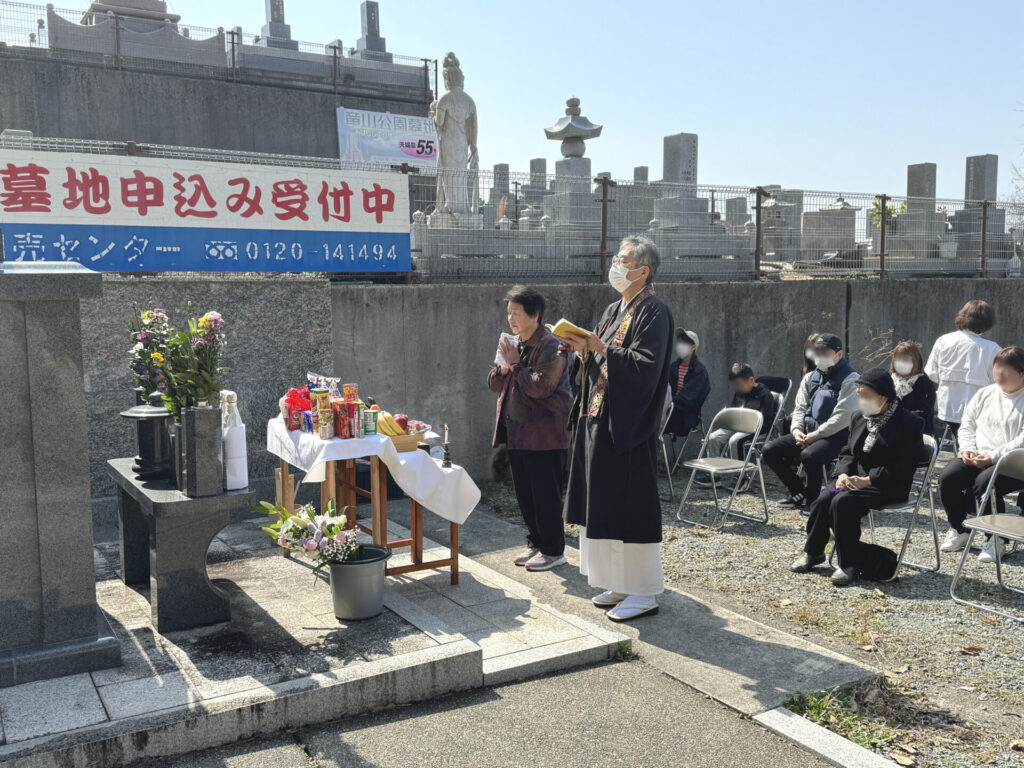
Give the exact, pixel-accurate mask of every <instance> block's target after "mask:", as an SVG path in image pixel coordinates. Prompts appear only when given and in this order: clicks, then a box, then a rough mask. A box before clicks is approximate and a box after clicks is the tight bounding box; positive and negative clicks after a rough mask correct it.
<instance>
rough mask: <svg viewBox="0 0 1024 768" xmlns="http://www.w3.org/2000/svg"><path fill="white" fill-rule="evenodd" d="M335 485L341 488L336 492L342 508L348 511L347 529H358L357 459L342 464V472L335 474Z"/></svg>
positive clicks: (346, 513)
mask: <svg viewBox="0 0 1024 768" xmlns="http://www.w3.org/2000/svg"><path fill="white" fill-rule="evenodd" d="M335 483H336V486H337V487H338V488H339V490H338V491H336V493H337V495H338V497H340V499H339V501H340V502H341V506H342V507H343V508H344V509H346V512H345V515H346V516H347V517H348V520H347V521H346V522H345V528H346V529H348V530H352V529H354V528H355V527H356V501H358V496H357V495H356V462H355V459H349V460H347V461H343V462H341V471H339V472H336V473H335Z"/></svg>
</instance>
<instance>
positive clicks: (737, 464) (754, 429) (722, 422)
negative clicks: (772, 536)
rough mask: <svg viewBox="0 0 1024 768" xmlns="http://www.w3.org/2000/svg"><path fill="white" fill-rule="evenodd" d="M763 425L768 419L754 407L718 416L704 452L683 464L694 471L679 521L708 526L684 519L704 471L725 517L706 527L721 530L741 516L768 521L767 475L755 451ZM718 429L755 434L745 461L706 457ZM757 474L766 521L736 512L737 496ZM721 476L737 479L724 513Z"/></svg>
mask: <svg viewBox="0 0 1024 768" xmlns="http://www.w3.org/2000/svg"><path fill="white" fill-rule="evenodd" d="M763 426H764V416H763V415H762V414H761V412H760V411H755V410H753V409H751V408H723V409H722V410H720V411H719V412H718V413H717V414H715V418H714V419H713V420H712V422H711V427H710V429H708V431H707V433H706V434H705V436H704V442H703V443H702V444H701V447H700V453H699V454H697V458H696V459H694V460H693V461H687V462H686V463H685V464H683V466H684V467H685V468H687V469H689V470H691V471H690V479H689V481H688V482H687V484H686V491H685V492H684V493H683V499H682V501H681V502H679V509H678V511H677V512H676V520H678V521H679V522H681V523H689V524H690V525H705V524H704V523H702V522H699V521H697V520H686V519H684V518H683V508H684V507H685V506H686V500H687V498H689V495H690V489H691V488H693V481H694V478H696V476H697V473H698V472H702V473H704V474H707V475H709V476H710V478H711V490H712V493H713V494H714V497H715V511H716V512H717V513H718V515H720V517H721V519H720V520H719V521H718V523H717V524H716V525H711V526H706V527H709V528H720V527H721V526H722V525H724V524H725V521H726V519H727V518H728V517H729V515H733V516H734V517H740V518H743V519H744V520H753V521H755V522H758V523H767V522H768V496H767V494H766V493H765V489H764V473H763V472H762V471H761V457H760V456H759V455H758V454H757V452H756V451H755V449H754V446H755V444H756V443H757V440H758V438H759V436H760V434H761V429H762V427H763ZM716 429H728V430H730V431H732V432H746V433H748V434H750V435H752V438H751V440H750V444H749V445H748V446H747V450H746V455H745V456H744V458H743V461H740V460H739V459H727V458H707V457H706V454H707V450H708V438H709V437H710V435H711V434H712V433H713V432H714V431H715V430H716ZM755 471H756V472H757V476H758V478H759V479H760V481H761V502H762V504H763V505H764V517H763V518H760V517H753V516H752V515H744V514H741V513H739V512H733V511H732V506H733V503H734V502H735V501H736V494H737V492H738V491H739V487H740V482H741V481H742V480H743V478H744V477H746V476H747V474H748V473H753V472H755ZM719 476H733V477H734V478H735V482H734V483H733V487H732V495H731V496H730V497H729V503H728V505H727V506H726V508H725V511H724V512H723V511H722V507H721V504H720V503H719V498H718V483H717V480H718V478H719Z"/></svg>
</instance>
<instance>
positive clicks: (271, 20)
mask: <svg viewBox="0 0 1024 768" xmlns="http://www.w3.org/2000/svg"><path fill="white" fill-rule="evenodd" d="M260 42H262V43H263V45H264V46H266V47H267V48H282V49H284V50H288V51H297V50H299V44H298V43H297V42H296V41H295V40H292V28H291V25H289V24H285V23H284V0H267V23H266V24H264V25H263V29H262V30H261V33H260Z"/></svg>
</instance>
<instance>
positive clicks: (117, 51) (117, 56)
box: [114, 14, 121, 69]
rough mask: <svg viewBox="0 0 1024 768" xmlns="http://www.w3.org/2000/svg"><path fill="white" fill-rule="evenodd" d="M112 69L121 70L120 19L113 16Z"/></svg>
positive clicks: (115, 15)
mask: <svg viewBox="0 0 1024 768" xmlns="http://www.w3.org/2000/svg"><path fill="white" fill-rule="evenodd" d="M114 67H115V68H116V69H120V68H121V17H120V16H118V15H117V14H114Z"/></svg>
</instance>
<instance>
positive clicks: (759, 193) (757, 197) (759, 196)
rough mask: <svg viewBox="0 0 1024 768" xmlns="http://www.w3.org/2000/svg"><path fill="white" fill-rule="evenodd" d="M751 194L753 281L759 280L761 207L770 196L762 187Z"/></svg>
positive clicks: (756, 188) (753, 190) (754, 189)
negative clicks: (752, 203)
mask: <svg viewBox="0 0 1024 768" xmlns="http://www.w3.org/2000/svg"><path fill="white" fill-rule="evenodd" d="M750 191H751V192H753V193H754V279H755V280H760V279H761V249H762V247H763V246H762V242H761V241H762V237H761V234H762V230H761V206H762V204H763V203H764V200H765V198H767V197H771V196H772V194H771V192H769V191H768V190H766V189H765V188H764V187H754V188H753V189H752V190H750Z"/></svg>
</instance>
